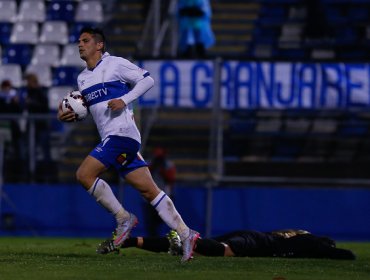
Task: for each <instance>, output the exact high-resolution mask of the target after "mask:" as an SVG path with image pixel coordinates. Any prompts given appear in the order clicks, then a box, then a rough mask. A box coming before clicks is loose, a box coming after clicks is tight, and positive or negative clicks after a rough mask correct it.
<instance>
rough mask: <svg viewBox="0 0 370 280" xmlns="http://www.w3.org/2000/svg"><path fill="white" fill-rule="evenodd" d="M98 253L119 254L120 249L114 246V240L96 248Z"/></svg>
mask: <svg viewBox="0 0 370 280" xmlns="http://www.w3.org/2000/svg"><path fill="white" fill-rule="evenodd" d="M96 252H97V253H98V254H102V255H106V254H109V253H112V252H116V253H117V254H118V253H119V249H118V248H116V247H115V246H114V244H113V240H112V239H107V240H105V241H103V242H102V243H100V244H99V245H98V247H97V248H96Z"/></svg>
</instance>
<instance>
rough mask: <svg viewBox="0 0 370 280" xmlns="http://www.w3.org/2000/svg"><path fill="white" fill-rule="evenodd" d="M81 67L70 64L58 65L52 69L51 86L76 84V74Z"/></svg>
mask: <svg viewBox="0 0 370 280" xmlns="http://www.w3.org/2000/svg"><path fill="white" fill-rule="evenodd" d="M80 72H81V68H79V67H72V66H60V67H57V68H55V69H54V71H53V86H74V87H76V85H77V76H78V74H79V73H80Z"/></svg>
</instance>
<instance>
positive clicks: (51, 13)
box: [46, 0, 77, 23]
mask: <svg viewBox="0 0 370 280" xmlns="http://www.w3.org/2000/svg"><path fill="white" fill-rule="evenodd" d="M76 6H77V2H76V1H67V0H66V1H50V2H49V3H48V4H47V8H46V19H47V20H50V21H52V20H56V21H65V22H68V23H73V22H74V18H75V13H76Z"/></svg>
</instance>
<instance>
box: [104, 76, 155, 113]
mask: <svg viewBox="0 0 370 280" xmlns="http://www.w3.org/2000/svg"><path fill="white" fill-rule="evenodd" d="M153 85H154V80H153V79H152V77H150V76H146V77H143V78H142V79H141V80H139V81H137V82H136V84H135V85H134V87H133V88H132V90H130V91H129V92H128V93H127V94H125V95H124V96H122V97H121V98H116V99H112V100H110V101H109V102H108V108H110V109H111V110H112V111H118V110H122V109H123V108H125V107H126V105H127V104H129V103H131V102H132V101H134V100H136V99H137V98H139V97H140V96H141V95H143V94H144V93H146V92H147V91H148V90H149V89H151V88H152V87H153Z"/></svg>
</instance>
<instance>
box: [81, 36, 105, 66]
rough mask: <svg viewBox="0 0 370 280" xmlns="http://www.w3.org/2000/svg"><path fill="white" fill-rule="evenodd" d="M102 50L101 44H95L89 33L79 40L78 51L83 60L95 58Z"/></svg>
mask: <svg viewBox="0 0 370 280" xmlns="http://www.w3.org/2000/svg"><path fill="white" fill-rule="evenodd" d="M101 48H102V43H101V42H99V43H98V42H95V40H94V37H93V36H92V35H91V34H89V33H82V34H81V36H80V38H79V40H78V50H79V52H80V57H81V59H83V60H88V59H89V58H91V57H94V56H95V55H96V53H97V52H100V49H101Z"/></svg>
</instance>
